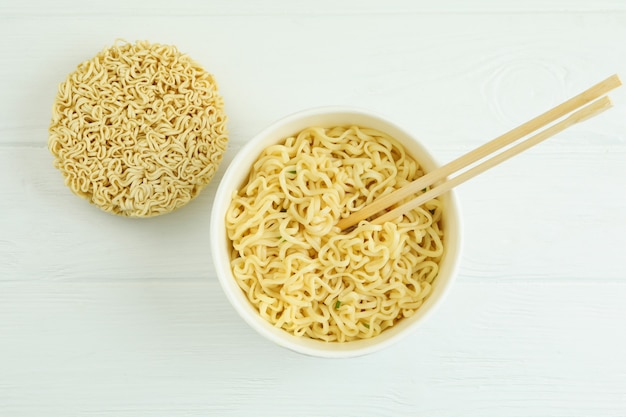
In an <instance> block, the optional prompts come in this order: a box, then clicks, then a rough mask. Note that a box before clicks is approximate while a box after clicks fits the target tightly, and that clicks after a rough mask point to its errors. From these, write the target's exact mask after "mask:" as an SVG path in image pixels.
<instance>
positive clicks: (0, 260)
mask: <svg viewBox="0 0 626 417" xmlns="http://www.w3.org/2000/svg"><path fill="white" fill-rule="evenodd" d="M585 138H586V135H585V133H584V132H578V133H576V132H573V133H572V136H571V139H572V141H573V142H574V143H575V144H574V145H572V146H568V145H567V142H565V141H563V142H560V143H546V144H543V145H542V146H541V147H539V148H538V149H535V150H531V151H529V152H528V153H527V154H524V155H520V156H518V157H517V158H514V159H513V160H511V161H508V162H507V163H506V164H503V165H502V166H500V167H498V168H496V169H494V170H493V172H488V173H485V174H483V175H482V176H480V177H478V178H476V179H474V180H472V181H470V182H469V183H467V184H465V185H463V186H461V187H460V188H459V195H460V200H461V204H462V210H463V218H464V223H465V243H464V259H463V263H462V270H461V274H462V275H463V276H465V277H467V278H470V279H473V280H478V281H481V280H487V281H492V280H496V281H497V280H510V279H516V280H533V281H537V282H544V281H551V280H574V281H592V282H595V281H596V280H597V279H598V278H600V277H601V278H602V279H604V280H624V278H625V277H624V271H625V270H626V258H624V256H622V251H623V249H624V248H625V247H626V222H624V221H623V218H624V217H623V213H624V209H625V208H626V195H624V193H617V192H615V190H619V189H624V182H625V181H626V180H625V179H626V165H625V164H624V163H623V161H624V160H625V159H626V146H615V145H612V146H610V147H609V146H593V147H592V146H587V147H581V146H578V145H576V143H580V142H581V141H583V140H584V139H585ZM568 139H570V138H569V137H568ZM237 151H238V149H236V148H231V149H229V150H228V152H227V154H226V156H225V160H224V164H223V165H222V166H221V167H220V170H219V172H218V174H217V176H216V178H215V179H214V180H213V181H212V182H211V183H210V184H209V186H208V187H207V189H205V190H204V191H203V192H202V193H201V195H200V196H199V197H198V198H197V199H196V200H194V201H193V202H191V203H190V204H189V205H188V206H186V207H184V208H182V209H180V210H178V211H176V212H174V213H172V214H168V215H165V216H160V217H156V218H152V219H127V218H121V217H116V216H112V215H109V214H106V213H104V212H101V211H100V210H99V209H97V208H95V207H93V206H90V205H89V204H88V203H87V202H85V201H84V200H82V199H80V198H78V197H76V196H74V195H73V194H72V193H71V192H70V191H69V189H68V188H67V187H65V185H64V184H63V180H62V178H61V175H60V173H58V172H57V171H56V170H55V169H54V168H53V167H52V162H51V160H52V158H51V155H50V154H49V153H48V151H47V149H45V148H25V147H17V148H11V147H1V148H0V167H2V168H1V169H2V170H3V172H4V173H5V174H4V178H6V179H7V180H4V181H2V182H0V195H1V196H2V198H1V199H0V213H2V214H3V215H2V216H0V231H1V235H0V280H19V281H23V280H44V281H49V280H70V281H109V280H144V279H173V280H177V279H182V278H195V279H201V280H203V279H206V278H207V277H210V276H213V274H214V272H213V266H212V265H213V264H212V260H211V258H210V254H209V244H210V242H209V237H208V231H209V213H210V209H211V203H212V201H211V200H212V197H213V195H214V193H215V189H216V187H217V183H218V181H219V178H220V177H221V175H222V173H223V171H224V169H225V168H226V166H227V164H228V163H229V162H230V160H231V159H232V156H233V155H234V154H235V153H236V152H237ZM464 151H466V149H463V148H461V149H459V148H448V147H443V146H441V147H437V148H435V149H434V152H435V155H436V156H437V157H438V158H440V159H442V160H450V159H451V158H452V157H453V156H456V155H457V154H460V153H463V152H464ZM9 178H10V179H11V180H10V181H9V180H8V179H9Z"/></svg>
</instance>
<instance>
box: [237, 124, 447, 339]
mask: <svg viewBox="0 0 626 417" xmlns="http://www.w3.org/2000/svg"><path fill="white" fill-rule="evenodd" d="M423 174H424V172H423V171H422V169H421V167H420V166H419V164H418V163H417V162H416V161H415V160H414V159H413V158H412V157H410V156H409V155H407V154H406V153H405V151H404V149H403V147H402V146H401V145H400V144H399V143H398V142H396V141H395V140H394V139H393V138H391V137H389V136H388V135H386V134H383V133H381V132H378V131H375V130H372V129H365V128H359V127H356V126H353V127H349V128H346V127H336V128H330V129H323V128H309V129H305V130H304V131H302V132H300V133H299V134H297V135H296V136H293V137H289V138H287V139H286V140H285V141H284V142H283V143H282V144H279V145H274V146H270V147H268V148H267V149H265V151H264V152H263V153H262V154H261V155H260V157H259V158H258V160H257V161H256V162H255V164H254V166H253V168H252V170H251V173H250V175H249V177H248V180H247V182H246V183H245V184H244V185H242V187H241V189H240V190H239V191H238V192H236V193H235V194H234V195H233V200H232V203H231V205H230V207H229V209H228V211H227V214H226V227H227V232H228V237H229V239H230V240H231V242H232V253H231V266H232V270H233V274H234V276H235V278H236V280H237V282H238V284H239V286H240V287H241V289H242V290H243V291H244V292H245V294H246V295H247V298H248V300H249V301H250V302H251V303H252V305H253V306H254V307H255V308H256V309H257V310H258V311H259V313H260V315H261V316H262V317H263V318H264V319H266V320H267V321H269V322H270V323H272V324H274V325H275V326H276V327H280V328H282V329H284V330H286V331H288V332H291V333H293V334H295V335H297V336H308V337H310V338H314V339H320V340H324V341H338V342H345V341H351V340H356V339H364V338H370V337H373V336H376V335H378V334H380V333H381V332H382V331H383V330H385V329H387V328H389V327H391V326H393V325H394V324H396V323H397V322H398V321H399V320H401V319H402V318H403V317H409V316H411V315H413V314H414V313H415V311H416V310H417V309H418V308H419V307H420V305H421V304H422V303H423V301H424V300H425V298H426V297H427V296H428V294H429V293H430V291H431V286H432V285H433V281H434V280H435V278H436V276H437V273H438V270H439V262H440V260H441V258H442V255H443V228H442V222H441V216H442V204H441V201H440V200H438V199H435V200H431V201H429V202H427V203H426V204H424V205H423V206H421V207H419V208H417V209H415V210H413V211H411V212H409V213H407V214H406V215H405V216H403V217H401V218H398V219H396V220H395V221H393V222H387V223H385V224H383V225H372V224H371V223H369V222H367V221H362V222H361V223H360V224H359V225H358V226H357V227H356V228H355V229H354V230H352V231H350V232H347V233H340V232H339V229H338V228H337V227H336V226H335V225H336V223H337V221H338V220H339V219H340V218H343V217H346V216H347V215H348V214H350V213H351V212H354V211H356V210H358V209H359V208H361V207H363V206H364V205H366V204H368V203H370V202H372V201H373V200H374V199H375V198H377V197H379V196H381V195H385V194H388V193H390V192H392V191H393V190H395V189H397V188H400V187H402V186H403V185H405V184H407V183H409V182H410V181H412V180H414V179H416V178H418V177H420V176H422V175H423Z"/></svg>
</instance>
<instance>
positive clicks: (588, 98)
mask: <svg viewBox="0 0 626 417" xmlns="http://www.w3.org/2000/svg"><path fill="white" fill-rule="evenodd" d="M620 85H622V82H621V80H620V78H619V76H618V75H617V74H615V75H612V76H610V77H609V78H607V79H606V80H604V81H602V82H600V83H598V84H596V85H594V86H592V87H591V88H589V89H587V90H585V91H583V92H582V93H580V94H578V95H577V96H575V97H572V98H571V99H569V100H567V101H565V102H563V103H561V104H559V105H558V106H556V107H554V108H552V109H550V110H548V111H547V112H545V113H543V114H541V115H539V116H537V117H535V118H534V119H531V120H529V121H528V122H526V123H523V124H521V125H520V126H518V127H516V128H514V129H513V130H511V131H509V132H507V133H505V134H503V135H501V136H498V137H497V138H495V139H493V140H492V141H490V142H487V143H486V144H484V145H482V146H480V147H478V148H476V149H474V150H473V151H470V152H468V153H466V154H465V155H463V156H461V157H459V158H457V159H455V160H453V161H452V162H449V163H448V164H446V165H444V166H442V167H440V168H438V169H436V170H434V171H431V172H429V173H427V174H426V175H424V176H422V177H420V178H418V179H416V180H415V181H413V182H411V183H410V184H408V185H406V186H404V187H402V188H400V189H398V190H396V191H394V192H393V193H390V194H388V195H386V196H384V197H381V198H379V199H377V200H375V201H374V202H372V203H371V204H369V205H367V206H365V207H363V208H362V209H360V210H358V211H356V212H354V213H352V214H351V215H350V216H348V217H346V218H344V219H341V220H340V221H339V222H337V226H338V227H339V228H340V229H341V230H345V229H347V228H349V227H351V226H354V225H355V224H357V223H358V222H360V221H361V220H364V219H368V218H370V217H372V216H374V215H376V214H377V213H380V212H381V211H382V210H385V209H387V208H388V207H391V206H392V205H394V204H396V203H398V202H400V201H401V200H404V199H406V198H408V197H410V196H412V195H415V194H417V193H418V192H420V191H422V190H424V189H427V188H428V187H431V186H433V185H434V184H435V183H437V182H438V181H441V180H443V179H445V178H447V177H448V176H450V175H452V174H454V173H457V172H458V171H462V170H464V169H467V171H465V172H463V173H461V174H458V175H457V176H455V177H453V178H451V179H448V180H447V181H445V182H442V183H440V184H438V185H436V186H434V187H433V188H432V189H430V190H428V191H426V192H425V193H423V194H420V195H419V196H417V197H416V198H414V199H412V200H410V201H408V202H406V203H404V204H403V205H401V206H399V207H396V208H394V209H392V210H391V211H387V212H385V213H381V215H380V216H378V217H375V218H373V219H371V222H372V223H374V224H382V223H384V222H386V221H389V220H392V219H394V218H396V217H398V216H400V215H402V214H404V213H406V212H407V211H409V210H412V209H413V208H416V207H419V206H420V205H422V204H424V203H425V202H427V201H428V200H431V199H433V198H435V197H437V196H439V195H441V194H443V193H445V192H446V191H449V190H450V189H451V188H453V187H455V186H457V185H459V184H461V183H463V182H465V181H467V180H469V179H470V178H473V177H475V176H476V175H478V174H480V173H482V172H484V171H486V170H488V169H489V168H492V167H494V166H496V165H498V164H499V163H501V162H503V161H505V160H507V159H509V158H511V157H513V156H515V155H517V154H519V153H520V152H523V151H525V150H527V149H528V148H530V147H532V146H534V145H536V144H538V143H540V142H542V141H544V140H546V139H548V138H549V137H551V136H554V135H555V134H557V133H559V132H561V131H563V130H565V129H567V128H568V127H570V126H572V125H574V124H576V123H578V122H581V121H583V120H585V119H588V118H591V117H593V116H596V115H598V114H600V113H601V112H603V111H604V110H606V109H608V108H610V107H611V105H612V103H611V100H610V99H609V98H608V97H602V96H604V95H605V94H606V93H608V92H609V91H611V90H613V89H614V88H617V87H619V86H620ZM599 97H602V98H600V99H599V100H597V99H598V98H599ZM594 100H595V101H594ZM572 112H573V113H572ZM570 113H571V114H570ZM568 114H569V116H568V117H566V118H564V119H563V120H561V121H560V122H558V123H555V124H554V125H552V126H550V127H548V128H546V129H545V130H543V131H541V132H540V133H537V134H535V135H534V136H531V137H530V138H528V139H526V140H525V141H523V142H520V143H519V144H517V145H515V146H512V147H510V148H509V149H507V150H505V151H503V152H501V153H499V154H497V155H495V156H493V157H491V159H487V160H485V161H484V162H482V163H480V164H479V165H476V166H474V167H473V168H470V169H468V168H469V167H470V166H471V165H472V164H474V163H476V162H478V161H480V160H481V159H485V158H487V157H489V156H491V155H492V154H493V153H494V152H496V151H499V150H501V149H502V148H504V147H506V146H509V145H511V144H513V143H514V142H516V141H518V140H520V139H522V138H524V137H526V136H528V135H529V134H531V133H533V132H535V131H537V130H539V129H542V128H544V127H545V126H547V125H549V124H550V123H553V122H554V121H556V120H558V119H560V118H563V117H564V116H566V115H568Z"/></svg>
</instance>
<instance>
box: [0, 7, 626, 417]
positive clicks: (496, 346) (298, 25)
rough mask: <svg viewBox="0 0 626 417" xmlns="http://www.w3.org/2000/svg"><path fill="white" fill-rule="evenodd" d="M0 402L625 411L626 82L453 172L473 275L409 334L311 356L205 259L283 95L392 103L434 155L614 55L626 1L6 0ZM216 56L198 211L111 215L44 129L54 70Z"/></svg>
mask: <svg viewBox="0 0 626 417" xmlns="http://www.w3.org/2000/svg"><path fill="white" fill-rule="evenodd" d="M0 38H1V39H2V41H1V44H0V45H1V46H0V86H1V88H0V416H2V417H5V416H6V417H20V416H46V417H56V416H59V417H60V416H63V417H66V416H129V417H139V416H150V417H154V416H168V417H173V416H193V417H196V416H198V417H199V416H209V415H216V416H355V417H356V416H358V417H363V416H418V415H419V416H464V417H465V416H481V417H482V416H585V417H591V416H593V417H601V416H625V415H626V117H625V116H626V87H622V89H621V91H620V90H617V91H616V92H615V93H613V94H612V97H613V98H614V100H615V103H616V105H615V108H614V109H612V110H610V111H609V112H607V113H606V114H604V115H602V116H600V117H598V118H597V119H594V120H591V121H588V122H586V123H585V124H583V125H580V126H577V127H574V128H572V129H571V130H569V131H567V132H565V133H563V134H561V135H560V136H558V137H555V138H553V139H551V140H549V141H548V142H547V143H545V144H542V145H540V146H539V147H537V148H534V149H532V150H530V151H529V152H528V153H525V154H524V155H522V156H519V157H517V158H515V159H514V160H511V161H509V162H507V163H506V164H504V165H502V166H501V167H498V168H496V169H495V170H493V171H490V172H488V173H486V174H484V175H483V176H481V177H479V178H477V179H475V180H473V181H471V182H470V183H468V184H466V185H464V186H462V187H461V188H460V189H459V195H460V198H461V202H462V205H463V213H464V221H465V249H464V256H463V261H462V267H461V271H460V276H459V278H458V280H457V283H456V285H455V287H454V289H453V291H452V292H451V295H450V297H449V299H448V300H447V302H446V304H445V305H444V306H442V308H441V309H440V310H439V311H438V312H437V314H436V315H434V316H433V317H432V319H431V320H430V321H428V323H427V324H426V325H425V326H424V327H422V328H420V329H419V330H418V331H417V332H416V333H414V334H413V335H411V336H410V337H409V338H408V339H405V340H404V341H402V342H401V343H400V344H398V345H396V346H394V347H392V348H389V349H387V350H384V351H382V352H380V353H376V354H373V355H370V356H366V357H361V358H356V359H350V360H322V359H315V358H309V357H304V356H300V355H298V354H295V353H291V352H289V351H286V350H284V349H282V348H279V347H277V346H274V345H273V344H271V343H270V342H268V341H266V340H264V339H262V338H261V337H260V336H259V335H257V334H256V333H255V332H254V331H253V330H251V329H250V328H248V327H247V325H246V324H245V323H244V322H243V321H242V320H241V319H240V318H239V317H238V316H237V315H236V314H235V312H234V310H233V309H232V308H231V306H230V305H229V304H228V303H227V301H226V299H225V297H224V295H223V293H222V291H221V289H220V287H219V284H218V282H217V279H216V276H215V273H214V270H213V264H212V261H211V258H210V255H209V240H208V223H209V221H208V219H209V212H210V209H211V202H212V196H213V194H214V192H215V188H216V185H217V182H218V180H219V177H220V176H221V174H222V172H223V171H224V169H225V167H226V165H227V164H228V163H229V162H230V160H231V159H232V157H233V156H234V155H235V154H236V153H237V152H238V150H239V149H240V148H241V146H242V145H243V144H244V143H246V141H247V140H249V139H250V138H251V137H252V136H253V135H254V134H255V133H256V132H257V131H259V130H260V129H262V128H263V127H265V126H267V125H268V124H269V123H271V122H272V121H274V120H275V119H277V118H279V117H282V116H284V115H286V114H289V113H291V112H293V111H297V110H301V109H304V108H308V107H313V106H319V105H332V104H340V105H343V104H345V105H352V106H359V107H364V108H367V109H370V110H373V111H377V112H381V113H383V114H386V115H389V116H391V117H392V118H393V119H394V120H395V121H396V122H397V123H399V124H400V125H402V126H404V127H405V128H407V129H409V130H411V131H413V132H415V133H416V134H417V135H418V136H419V137H421V138H422V139H423V141H424V143H425V144H426V146H427V147H429V149H431V150H432V152H433V154H434V155H435V156H436V157H437V158H438V159H439V160H440V161H442V162H445V161H448V160H450V159H451V158H453V157H455V156H458V155H460V154H462V153H464V152H466V151H468V150H470V149H472V148H473V147H475V146H477V145H479V144H482V143H484V142H486V141H487V140H489V139H491V138H492V137H494V136H496V135H498V134H500V133H502V132H504V131H506V130H508V129H510V128H512V127H513V126H515V125H517V124H519V123H520V122H522V121H524V120H526V119H528V118H530V117H531V116H534V115H536V114H538V113H540V112H542V111H544V110H546V109H547V108H549V107H551V106H552V105H554V104H556V103H557V102H560V101H562V100H564V99H566V98H569V97H570V96H572V95H574V94H576V93H578V92H579V91H581V90H583V89H585V88H587V87H588V86H590V85H592V84H594V83H595V82H597V81H600V80H601V79H603V78H605V77H606V76H608V75H610V74H612V73H615V72H617V73H620V72H621V73H622V75H624V76H626V43H625V41H626V3H625V2H623V1H620V0H595V1H584V0H570V1H567V0H558V1H553V2H544V1H540V0H525V1H514V0H504V1H497V0H480V1H474V2H464V1H461V0H443V1H410V0H404V1H402V0H387V1H376V0H366V1H356V0H354V1H347V2H341V3H340V2H333V1H330V0H318V1H315V2H293V1H288V0H270V1H267V2H265V3H264V4H261V3H257V2H246V1H227V0H220V1H210V0H206V1H205V0H193V1H176V2H175V1H165V0H151V1H149V0H143V1H136V2H131V1H127V0H110V1H108V2H102V3H97V4H90V3H89V2H86V1H78V0H58V1H55V2H47V1H43V0H26V1H17V0H3V1H2V2H1V3H0ZM117 38H124V39H126V40H129V41H135V40H138V39H147V40H150V41H153V42H160V43H168V44H175V45H177V46H178V47H179V49H181V50H182V51H183V52H186V53H188V54H189V55H191V56H192V57H193V58H194V59H196V60H197V61H199V62H200V63H202V64H203V65H204V66H205V68H206V69H207V70H209V71H210V72H212V73H213V74H214V75H215V76H216V78H217V80H218V82H219V84H220V88H221V92H222V94H223V96H224V98H225V101H226V106H227V112H228V115H229V129H230V132H231V133H230V145H229V150H228V153H227V155H226V157H225V160H224V163H223V165H222V166H221V167H220V172H219V173H218V175H217V177H216V178H215V179H214V181H213V182H212V184H211V185H210V186H209V187H208V188H207V189H206V190H205V191H204V192H203V193H202V194H201V196H200V197H199V198H197V199H196V200H194V201H193V202H192V203H191V204H189V205H188V206H187V207H185V208H183V209H181V210H179V211H177V212H175V213H173V214H170V215H166V216H162V217H157V218H154V219H148V220H130V219H126V218H119V217H114V216H111V215H108V214H105V213H103V212H101V211H100V210H98V209H96V208H95V207H93V206H90V205H89V204H87V203H86V202H84V201H83V200H81V199H79V198H78V197H75V196H74V195H73V194H71V192H70V191H69V189H68V188H66V187H65V186H64V184H63V180H62V177H61V175H60V174H59V173H58V172H57V171H56V170H55V169H54V168H53V166H52V156H51V154H50V153H49V152H48V150H47V147H46V142H47V127H48V123H49V121H50V117H51V104H52V100H53V98H54V95H55V92H56V89H57V85H58V83H60V82H61V81H62V80H63V79H64V78H65V76H66V74H67V73H68V72H70V71H72V70H73V69H74V68H75V66H76V65H77V64H78V63H79V62H81V61H83V60H85V59H88V58H90V57H92V56H93V55H95V54H96V53H97V52H98V51H100V50H101V49H102V48H104V47H105V46H108V45H110V44H111V43H113V42H114V41H115V40H116V39H117Z"/></svg>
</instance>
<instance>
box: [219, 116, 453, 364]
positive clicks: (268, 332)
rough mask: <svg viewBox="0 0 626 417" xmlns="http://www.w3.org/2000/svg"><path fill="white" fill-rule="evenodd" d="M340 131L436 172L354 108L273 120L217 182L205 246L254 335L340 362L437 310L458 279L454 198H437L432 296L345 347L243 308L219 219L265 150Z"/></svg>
mask: <svg viewBox="0 0 626 417" xmlns="http://www.w3.org/2000/svg"><path fill="white" fill-rule="evenodd" d="M343 125H358V126H362V127H369V128H373V129H377V130H380V131H382V132H385V133H387V134H389V135H390V136H392V137H394V138H395V139H396V140H398V141H399V142H401V143H402V144H403V145H404V147H405V149H406V150H407V152H408V153H409V154H411V155H412V156H413V157H414V158H415V159H416V160H417V161H418V162H419V163H420V164H421V165H422V167H424V169H425V170H426V171H432V170H433V169H435V168H437V167H438V164H437V163H436V162H435V161H434V159H433V158H432V156H431V155H430V154H429V153H428V152H427V151H426V150H425V149H424V148H423V147H422V145H421V144H420V143H419V141H418V140H417V139H416V138H415V137H414V136H413V135H411V134H410V133H408V132H406V131H405V130H403V129H401V128H400V127H398V126H397V125H395V124H394V123H392V122H391V121H389V120H388V119H386V118H384V117H381V116H378V115H375V114H373V113H370V112H368V111H364V110H359V109H353V108H345V107H321V108H314V109H310V110H305V111H302V112H298V113H295V114H292V115H290V116H287V117H285V118H283V119H280V120H278V121H277V122H275V123H273V124H272V125H270V126H269V127H268V128H266V129H265V130H263V131H262V132H261V133H259V134H258V135H256V136H255V137H254V138H252V139H251V140H250V141H249V142H248V143H247V144H246V145H245V146H244V147H243V148H242V149H241V150H240V151H239V153H238V154H237V155H236V156H235V158H234V159H233V161H232V162H231V163H230V165H229V166H228V168H227V170H226V172H225V174H224V176H223V178H222V179H221V181H220V184H219V187H218V189H217V193H216V195H215V200H214V202H213V210H212V212H211V229H210V235H211V236H210V237H211V240H210V241H211V254H212V257H213V262H214V264H215V268H216V272H217V276H218V278H219V281H220V284H221V285H222V288H223V290H224V292H225V293H226V296H227V297H228V300H229V301H230V303H231V304H232V305H233V307H234V308H235V310H236V311H237V313H239V315H240V316H241V317H242V318H243V319H244V320H245V321H246V323H248V324H249V325H250V326H252V328H253V329H255V330H256V331H257V332H259V333H260V334H261V335H263V336H264V337H266V338H267V339H269V340H271V341H273V342H275V343H276V344H278V345H280V346H283V347H286V348H289V349H291V350H293V351H296V352H300V353H303V354H306V355H312V356H319V357H326V358H343V357H352V356H359V355H364V354H367V353H372V352H375V351H377V350H380V349H382V348H384V347H387V346H389V345H391V344H393V343H395V342H397V341H398V340H400V339H401V338H402V337H404V336H406V335H407V334H409V333H410V332H412V331H414V330H415V329H416V328H417V327H418V326H419V325H421V324H422V323H424V321H425V319H426V318H427V317H428V316H430V315H431V313H432V312H433V311H434V309H435V307H436V306H438V305H439V304H441V302H442V301H443V299H444V298H445V296H446V294H447V292H448V289H449V288H450V286H451V285H452V282H453V281H454V278H455V276H456V274H457V270H458V265H459V259H460V255H461V222H460V214H459V205H458V202H457V198H456V196H455V194H454V192H448V193H447V194H445V195H443V196H442V197H441V199H442V201H443V203H444V207H445V209H444V216H443V221H444V227H445V231H444V233H445V237H444V239H445V240H444V245H445V255H444V258H443V260H442V262H441V264H440V270H439V275H438V276H437V278H436V279H435V282H434V285H433V290H432V293H431V294H430V295H429V297H428V298H427V299H426V301H425V302H424V304H423V305H422V306H421V307H420V308H419V310H418V311H417V312H416V313H415V314H414V315H413V316H412V317H410V318H406V319H403V320H401V321H400V322H399V323H398V324H396V325H395V326H393V327H391V328H388V329H386V330H384V331H383V332H382V333H381V334H380V335H378V336H375V337H373V338H371V339H364V340H358V341H353V342H345V343H335V342H331V343H328V342H323V341H319V340H313V339H310V338H307V337H297V336H294V335H292V334H290V333H288V332H286V331H284V330H282V329H279V328H276V327H274V326H272V325H271V324H270V323H269V322H267V321H266V320H265V319H263V318H262V317H261V316H260V315H259V314H258V312H257V310H256V309H255V308H254V307H253V306H252V305H251V304H250V303H249V302H248V299H247V298H246V296H245V294H244V293H243V291H242V290H241V289H240V288H239V286H238V285H237V283H236V281H235V278H234V277H233V274H232V270H231V267H230V248H231V243H230V241H229V239H228V237H227V234H226V227H225V223H224V219H225V214H226V210H227V209H228V206H229V204H230V202H231V196H232V194H233V192H234V191H235V190H238V189H239V188H240V186H241V185H242V184H243V182H244V181H245V180H246V178H247V176H248V174H249V172H250V168H251V166H252V164H253V163H254V161H255V160H256V159H257V158H258V156H259V154H260V153H261V152H262V150H263V149H265V148H266V147H268V146H270V145H273V144H276V143H277V142H279V141H281V140H283V139H285V138H286V137H288V136H290V135H293V134H296V133H298V132H300V131H301V130H303V129H305V128H307V127H311V126H321V127H332V126H343Z"/></svg>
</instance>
